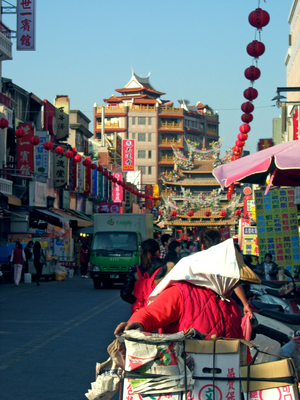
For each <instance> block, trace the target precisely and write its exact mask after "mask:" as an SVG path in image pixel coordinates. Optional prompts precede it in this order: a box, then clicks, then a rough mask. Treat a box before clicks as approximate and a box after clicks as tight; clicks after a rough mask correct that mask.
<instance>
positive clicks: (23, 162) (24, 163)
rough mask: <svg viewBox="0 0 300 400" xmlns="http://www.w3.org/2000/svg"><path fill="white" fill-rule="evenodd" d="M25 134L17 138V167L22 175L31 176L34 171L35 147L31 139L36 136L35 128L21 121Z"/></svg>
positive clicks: (20, 125) (20, 126)
mask: <svg viewBox="0 0 300 400" xmlns="http://www.w3.org/2000/svg"><path fill="white" fill-rule="evenodd" d="M19 128H22V129H24V131H25V135H24V136H23V137H22V138H19V139H18V140H17V169H18V170H19V174H20V177H30V176H31V175H32V173H33V171H34V162H33V156H34V149H33V145H32V144H31V143H30V139H31V138H32V136H34V128H33V125H32V124H30V123H20V124H19Z"/></svg>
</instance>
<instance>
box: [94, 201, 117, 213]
mask: <svg viewBox="0 0 300 400" xmlns="http://www.w3.org/2000/svg"><path fill="white" fill-rule="evenodd" d="M120 211H121V203H101V204H100V206H98V207H97V212H98V213H99V212H102V213H103V212H106V213H108V214H119V213H120Z"/></svg>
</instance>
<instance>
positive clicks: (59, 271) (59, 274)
mask: <svg viewBox="0 0 300 400" xmlns="http://www.w3.org/2000/svg"><path fill="white" fill-rule="evenodd" d="M66 275H67V270H66V268H65V267H63V266H62V265H61V264H60V263H57V265H56V268H55V279H56V280H57V281H63V280H65V278H66Z"/></svg>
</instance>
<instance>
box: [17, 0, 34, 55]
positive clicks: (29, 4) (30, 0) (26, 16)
mask: <svg viewBox="0 0 300 400" xmlns="http://www.w3.org/2000/svg"><path fill="white" fill-rule="evenodd" d="M17 50H27V51H28V50H35V0H17Z"/></svg>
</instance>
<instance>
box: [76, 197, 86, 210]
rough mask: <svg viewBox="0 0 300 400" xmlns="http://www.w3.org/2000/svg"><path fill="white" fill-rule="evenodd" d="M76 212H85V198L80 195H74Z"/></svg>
mask: <svg viewBox="0 0 300 400" xmlns="http://www.w3.org/2000/svg"><path fill="white" fill-rule="evenodd" d="M76 211H80V212H83V213H84V212H85V197H84V196H82V195H80V194H77V195H76Z"/></svg>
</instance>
